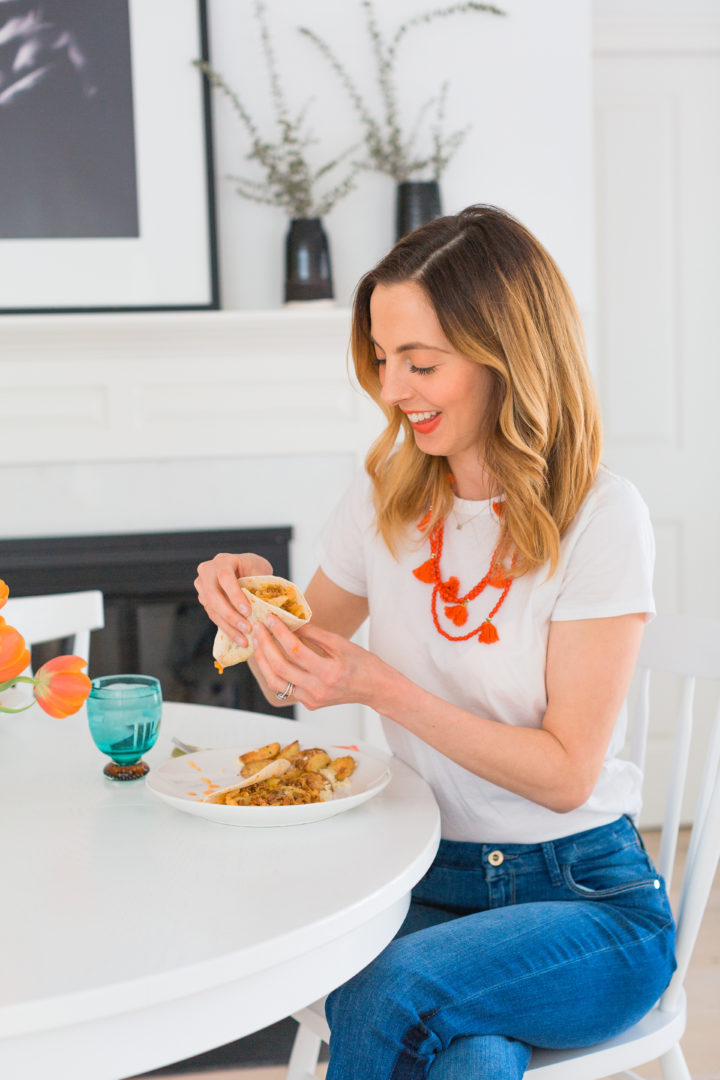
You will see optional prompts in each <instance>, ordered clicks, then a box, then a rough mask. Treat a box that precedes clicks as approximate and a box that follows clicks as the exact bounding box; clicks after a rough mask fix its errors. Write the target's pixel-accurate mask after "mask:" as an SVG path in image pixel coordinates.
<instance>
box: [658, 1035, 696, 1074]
mask: <svg viewBox="0 0 720 1080" xmlns="http://www.w3.org/2000/svg"><path fill="white" fill-rule="evenodd" d="M660 1069H661V1071H662V1074H663V1080H692V1077H691V1076H690V1070H689V1069H688V1067H687V1062H686V1061H685V1055H684V1054H683V1052H682V1050H681V1049H680V1044H679V1043H676V1044H675V1046H673V1047H672V1049H671V1050H668V1052H667V1054H663V1056H662V1057H661V1058H660Z"/></svg>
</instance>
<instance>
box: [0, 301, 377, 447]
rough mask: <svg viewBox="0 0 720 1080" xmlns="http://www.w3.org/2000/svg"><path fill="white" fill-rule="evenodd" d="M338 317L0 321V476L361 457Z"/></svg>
mask: <svg viewBox="0 0 720 1080" xmlns="http://www.w3.org/2000/svg"><path fill="white" fill-rule="evenodd" d="M349 326H350V313H349V311H347V310H343V309H332V308H331V309H323V310H317V309H314V308H313V306H312V305H309V306H308V308H300V309H296V308H289V309H287V310H286V309H280V310H273V311H260V312H207V313H194V312H188V313H179V314H176V313H172V314H170V313H168V314H166V313H153V314H137V315H136V314H111V315H100V314H98V315H58V316H48V315H44V316H24V315H17V316H6V317H4V318H2V320H1V321H0V396H1V398H2V405H1V409H0V460H1V461H2V462H3V464H5V465H9V464H17V465H29V464H43V463H57V462H88V461H108V462H109V461H141V460H155V461H156V460H171V459H177V460H179V459H188V458H195V459H197V458H203V459H204V458H212V457H225V456H228V455H230V456H233V457H234V456H237V455H246V454H258V453H262V454H287V453H294V452H298V451H300V452H302V453H306V454H308V453H327V452H330V453H340V452H342V453H348V452H350V453H354V454H358V453H361V452H362V451H363V450H364V449H365V448H366V447H367V445H368V443H369V441H370V440H371V438H372V437H373V435H374V434H375V433H376V432H377V430H378V416H377V415H376V413H377V410H376V409H375V408H374V406H372V404H371V403H369V402H368V401H367V400H366V399H365V398H364V396H363V395H362V393H361V392H360V391H359V390H358V389H357V387H355V386H354V385H352V384H351V380H350V377H349V365H348V362H347V360H346V357H347V350H348V340H349Z"/></svg>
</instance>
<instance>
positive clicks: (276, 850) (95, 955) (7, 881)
mask: <svg viewBox="0 0 720 1080" xmlns="http://www.w3.org/2000/svg"><path fill="white" fill-rule="evenodd" d="M270 723H272V725H273V730H277V729H278V727H280V728H281V729H284V728H287V735H288V741H290V740H291V739H292V738H295V737H300V738H301V740H303V736H302V731H303V729H305V728H306V725H302V724H297V723H294V722H293V721H290V720H281V719H279V718H277V717H274V716H273V717H267V716H260V715H258V714H253V713H248V712H240V711H233V710H229V709H218V708H211V707H209V706H199V705H181V704H172V703H168V704H166V705H165V706H164V710H163V723H162V729H161V735H160V738H159V740H158V743H157V745H156V746H155V748H154V749H153V750H152V751H150V753H149V754H147V755H146V760H147V761H148V764H150V765H151V766H153V765H154V766H157V765H159V764H161V763H162V762H163V761H165V760H167V758H168V757H169V755H170V750H171V748H172V747H171V742H170V737H171V735H177V736H178V737H180V738H182V739H184V740H186V741H188V742H190V743H194V744H196V745H202V746H208V747H211V746H235V745H243V744H252V745H260V744H262V743H263V742H266V741H267V738H266V736H267V731H268V725H269V724H270ZM328 741H329V739H328V736H327V735H325V744H327V742H328ZM338 741H340V740H338ZM320 745H323V743H320ZM104 760H106V759H104V758H103V755H102V754H100V752H99V751H98V750H97V749H96V748H95V746H94V744H93V743H92V741H91V739H90V735H89V733H88V731H87V722H86V719H85V715H84V712H81V713H79V714H77V715H76V716H74V717H68V718H67V719H66V720H53V719H51V718H50V717H47V716H46V715H45V714H44V713H42V712H41V711H40V709H39V708H34V709H32V710H30V711H29V712H27V713H24V714H20V715H16V716H8V715H2V714H0V807H1V810H0V830H1V836H2V861H3V873H2V882H3V884H2V889H0V928H1V933H2V945H1V950H2V962H1V963H0V1076H3V1077H8V1080H10V1078H12V1080H34V1078H36V1077H37V1078H40V1077H42V1080H46V1078H47V1076H54V1077H59V1078H60V1080H64V1078H65V1077H67V1078H68V1080H70V1078H72V1080H120V1078H122V1077H128V1076H133V1075H135V1074H136V1073H140V1072H144V1071H147V1070H149V1069H153V1068H157V1067H159V1066H160V1065H167V1064H170V1063H172V1062H174V1061H179V1060H182V1059H183V1058H186V1057H189V1056H192V1055H194V1054H197V1053H201V1052H203V1051H206V1050H209V1049H211V1048H213V1047H216V1046H220V1045H222V1044H224V1043H227V1042H231V1041H232V1040H234V1039H237V1038H241V1037H242V1036H244V1035H247V1034H249V1033H250V1032H253V1031H257V1030H259V1029H260V1028H263V1027H266V1026H267V1025H269V1024H271V1023H274V1022H276V1021H277V1020H280V1019H282V1018H283V1017H285V1016H288V1015H289V1014H290V1013H292V1012H294V1011H296V1010H297V1009H299V1008H301V1007H303V1006H305V1005H308V1004H309V1003H310V1002H312V1001H314V1000H315V999H317V998H319V997H322V995H324V994H325V993H327V992H329V991H330V990H331V989H333V988H334V987H335V986H338V985H339V984H340V983H342V982H344V981H345V980H346V979H347V978H349V977H350V976H351V975H352V974H354V973H355V972H356V971H359V970H360V969H361V968H362V967H364V966H365V965H366V964H367V963H368V962H369V961H370V960H371V959H372V958H373V957H374V956H376V955H377V954H378V953H379V952H380V951H381V949H383V948H384V946H385V945H386V944H387V942H388V941H390V940H391V939H392V937H393V936H394V934H395V933H396V931H397V929H398V928H399V926H400V925H401V923H402V921H403V918H404V916H405V912H406V910H407V907H408V903H409V895H410V890H411V889H412V887H413V885H414V884H415V883H416V882H417V881H418V880H419V879H420V878H421V877H422V875H423V874H424V873H425V871H426V869H427V868H428V866H429V865H430V863H431V862H432V859H433V857H434V854H435V852H436V850H437V845H438V842H439V835H440V826H439V814H438V809H437V805H436V803H435V800H434V798H433V796H432V793H431V792H430V789H429V788H428V786H427V785H426V784H425V783H424V781H422V780H421V779H420V778H419V777H418V776H417V775H416V774H415V773H414V772H412V770H410V769H409V768H407V767H406V766H404V765H402V764H401V763H400V762H397V761H395V760H393V762H392V774H393V776H392V780H391V782H390V784H389V785H388V787H387V788H385V790H384V791H383V792H382V793H381V794H379V795H377V796H376V797H375V798H373V799H371V800H370V801H368V802H367V803H365V804H364V805H362V806H359V807H356V808H355V809H352V810H350V811H348V812H347V813H342V814H339V815H338V816H336V817H333V818H330V819H328V820H326V821H322V822H317V823H314V824H312V825H301V826H297V827H289V828H288V827H286V828H282V827H280V828H237V827H233V826H227V825H219V824H216V823H214V822H210V821H206V820H204V819H201V818H198V817H193V816H191V815H189V814H185V813H181V812H179V811H177V810H176V809H174V808H173V807H170V806H168V805H166V804H165V803H162V802H160V801H159V800H157V799H156V798H155V797H154V796H153V795H152V793H151V792H150V791H149V790H147V788H146V786H145V782H144V781H142V780H140V781H132V782H127V783H119V782H117V781H112V780H108V779H106V778H105V777H104V776H103V774H102V767H103V762H104Z"/></svg>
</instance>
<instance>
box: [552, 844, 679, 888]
mask: <svg viewBox="0 0 720 1080" xmlns="http://www.w3.org/2000/svg"><path fill="white" fill-rule="evenodd" d="M562 873H563V878H564V879H565V884H566V885H567V887H568V889H570V891H571V892H573V893H574V894H575V895H576V896H581V897H583V899H585V900H605V899H607V898H608V897H611V896H618V895H620V894H621V893H626V892H630V891H631V890H633V889H642V888H648V887H649V888H652V889H654V890H656V891H659V890H660V889H661V882H660V878H659V876H658V874H657V872H656V871H655V868H654V867H653V865H652V863H651V862H650V859H649V858H648V857H647V855H646V854H645V852H644V851H642V850H641V849H639V848H629V849H628V848H626V849H624V850H623V851H622V852H617V853H616V854H614V855H610V856H605V857H604V858H585V859H583V858H578V859H577V860H576V861H575V862H573V863H565V864H564V865H563V867H562Z"/></svg>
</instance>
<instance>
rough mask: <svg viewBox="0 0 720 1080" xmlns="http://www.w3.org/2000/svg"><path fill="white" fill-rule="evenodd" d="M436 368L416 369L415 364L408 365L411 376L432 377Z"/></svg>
mask: <svg viewBox="0 0 720 1080" xmlns="http://www.w3.org/2000/svg"><path fill="white" fill-rule="evenodd" d="M435 370H436V368H435V367H434V366H433V367H416V366H415V364H411V365H410V374H411V375H432V373H433V371H435Z"/></svg>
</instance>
